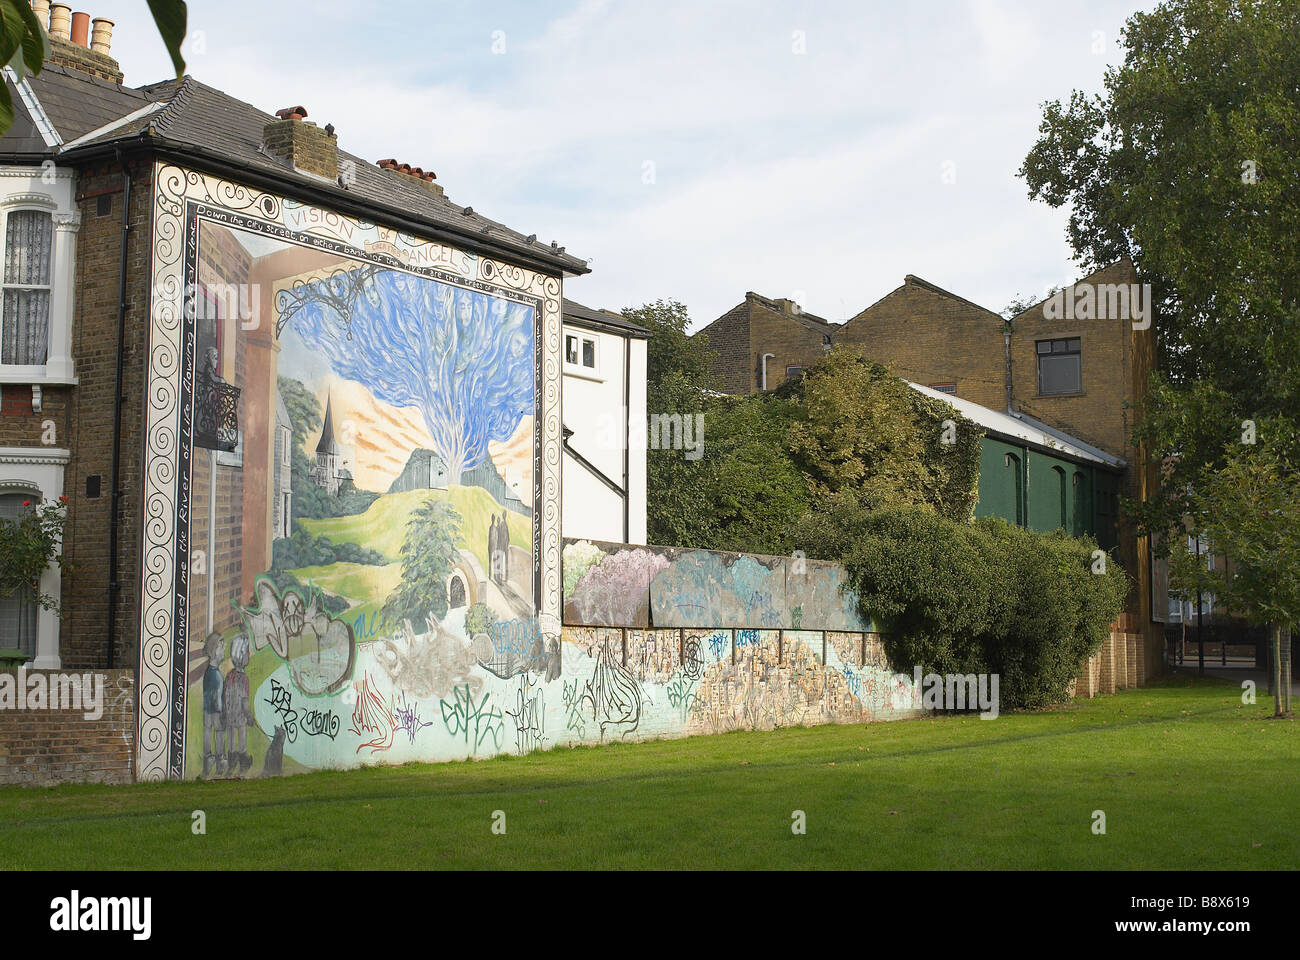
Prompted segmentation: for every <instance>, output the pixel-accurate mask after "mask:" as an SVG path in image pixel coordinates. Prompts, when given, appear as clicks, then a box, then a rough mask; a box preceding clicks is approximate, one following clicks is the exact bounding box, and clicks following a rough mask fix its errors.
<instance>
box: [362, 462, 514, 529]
mask: <svg viewBox="0 0 1300 960" xmlns="http://www.w3.org/2000/svg"><path fill="white" fill-rule="evenodd" d="M446 476H447V468H446V466H445V465H444V464H443V460H442V458H441V457H440V456H438V455H437V454H436V453H434V452H433V451H432V450H424V449H419V450H414V451H412V453H411V455H410V457H408V458H407V460H406V466H405V467H403V468H402V472H401V473H400V474H399V475H398V477H397V479H396V480H394V481H393V484H392V486H390V487H389V488H388V492H389V493H409V492H410V491H412V490H428V489H431V488H440V487H441V486H442V485H443V484H445V483H446V479H445V478H446ZM460 484H461V486H464V487H479V488H481V489H483V490H486V491H487V492H488V493H489V494H491V495H492V498H493V499H494V500H496V502H497V503H499V504H500V505H501V506H503V507H505V508H506V509H507V510H512V511H514V512H515V513H518V514H522V515H523V516H525V517H531V516H532V515H533V511H532V508H531V507H530V506H528V505H527V504H525V503H524V502H523V501H521V500H520V499H519V497H518V496H517V495H516V494H515V492H514V491H513V490H512V489H510V487H509V486H508V485H507V484H506V482H505V480H504V479H503V478H502V476H501V474H500V473H499V472H497V468H496V465H495V464H494V463H493V462H492V459H491V457H489V458H488V459H486V460H484V461H483V462H482V463H480V464H479V465H478V466H477V467H474V468H473V469H471V470H466V471H465V472H464V473H462V474H461V476H460Z"/></svg>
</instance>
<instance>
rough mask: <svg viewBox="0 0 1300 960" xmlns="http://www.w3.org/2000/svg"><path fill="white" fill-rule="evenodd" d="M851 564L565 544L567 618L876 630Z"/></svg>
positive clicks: (593, 622) (598, 622)
mask: <svg viewBox="0 0 1300 960" xmlns="http://www.w3.org/2000/svg"><path fill="white" fill-rule="evenodd" d="M844 579H845V573H844V569H843V568H842V567H840V566H839V565H838V564H834V563H827V562H825V561H819V560H808V559H806V558H803V557H761V556H754V555H752V554H743V553H724V552H719V551H714V550H686V549H682V548H677V547H644V546H628V545H626V544H617V543H600V542H595V541H591V540H576V541H570V542H569V543H567V544H566V545H565V547H564V622H565V623H568V624H573V625H582V626H641V627H648V626H655V627H683V628H687V629H690V628H698V627H701V626H705V625H707V626H709V627H732V628H755V629H785V630H800V629H805V628H807V629H816V630H848V631H858V632H870V631H872V630H874V629H876V628H875V627H874V625H873V624H872V622H871V621H870V620H864V619H863V618H862V617H861V615H860V614H859V613H858V611H857V601H856V599H855V597H854V596H853V595H852V594H851V593H849V592H847V591H845V590H843V589H841V585H842V584H843V583H844Z"/></svg>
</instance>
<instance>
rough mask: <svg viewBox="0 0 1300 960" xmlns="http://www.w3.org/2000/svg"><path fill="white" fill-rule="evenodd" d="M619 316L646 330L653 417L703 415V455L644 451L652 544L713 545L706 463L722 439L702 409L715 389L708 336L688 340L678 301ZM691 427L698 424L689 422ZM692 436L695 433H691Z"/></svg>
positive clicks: (714, 465)
mask: <svg viewBox="0 0 1300 960" xmlns="http://www.w3.org/2000/svg"><path fill="white" fill-rule="evenodd" d="M623 316H625V317H627V319H629V320H631V321H632V322H633V323H637V324H640V325H641V326H643V327H645V328H646V329H647V330H649V331H650V339H649V341H648V342H647V344H646V406H647V409H648V411H649V413H650V415H651V416H657V415H667V416H672V417H677V418H685V417H692V418H694V417H697V416H702V415H703V416H705V417H706V419H705V421H704V423H705V426H706V434H707V435H708V436H709V438H710V439H709V440H708V441H706V443H705V447H704V454H703V456H702V457H700V458H697V459H688V458H687V457H686V456H684V451H682V450H672V449H667V450H655V449H652V450H650V451H648V456H647V458H646V492H647V505H646V506H647V509H646V530H647V537H648V539H649V540H650V542H651V543H664V544H673V545H677V546H697V547H703V546H705V545H706V544H709V543H713V542H714V535H715V533H716V525H715V524H714V522H713V519H712V515H711V514H712V507H711V504H710V502H709V500H708V499H707V497H708V492H709V490H710V489H712V488H715V485H716V480H717V476H718V469H719V468H718V462H717V459H716V458H714V459H710V458H709V455H710V449H711V446H712V444H713V443H714V442H715V439H720V437H719V436H718V434H717V432H716V431H715V430H709V429H708V428H709V427H710V426H715V425H713V424H711V423H710V420H709V418H708V416H707V415H706V414H705V408H706V405H707V401H708V399H709V396H710V392H711V389H712V387H713V383H714V379H713V375H712V362H713V361H712V354H711V353H710V351H709V347H708V338H707V337H703V336H700V337H694V338H693V337H691V336H690V334H688V333H687V332H686V331H687V328H689V327H690V324H691V319H690V315H689V314H688V313H687V312H686V307H684V306H683V305H682V304H681V303H679V302H678V301H676V300H656V301H655V302H654V303H647V304H644V305H642V306H640V307H629V308H627V309H625V310H624V311H623ZM692 422H693V423H695V422H698V421H692ZM692 436H694V433H692Z"/></svg>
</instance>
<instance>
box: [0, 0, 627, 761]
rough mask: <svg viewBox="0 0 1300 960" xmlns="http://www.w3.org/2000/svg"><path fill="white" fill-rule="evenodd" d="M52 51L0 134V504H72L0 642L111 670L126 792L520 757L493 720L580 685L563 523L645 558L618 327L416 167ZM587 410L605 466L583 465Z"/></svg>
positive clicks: (190, 87)
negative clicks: (131, 782)
mask: <svg viewBox="0 0 1300 960" xmlns="http://www.w3.org/2000/svg"><path fill="white" fill-rule="evenodd" d="M78 17H81V15H78ZM81 19H82V20H83V21H84V20H88V19H89V18H81ZM47 22H48V21H47ZM62 22H63V21H61V20H56V23H55V34H54V35H52V37H51V45H52V49H53V56H52V58H51V59H50V60H49V61H48V62H47V63H46V65H45V67H44V69H43V70H42V72H41V73H40V74H37V75H35V76H32V77H29V78H27V79H25V80H23V81H21V82H18V83H15V82H14V81H13V80H12V79H11V80H10V81H9V82H10V86H11V93H12V94H13V97H14V102H15V104H16V105H17V110H16V113H17V119H16V121H15V123H14V125H13V128H12V129H11V130H10V131H9V133H8V134H7V135H6V136H5V137H4V138H0V172H2V173H3V174H4V176H3V179H2V180H0V192H2V193H3V195H2V196H0V216H3V217H4V223H3V225H0V227H2V229H0V236H2V237H3V238H4V241H5V244H6V256H5V262H6V282H5V285H6V291H5V292H6V296H5V305H4V312H3V316H0V341H2V342H3V347H4V356H3V358H2V361H3V362H0V386H2V387H3V392H4V406H3V411H0V497H4V499H3V500H0V509H4V510H6V511H8V512H10V513H15V512H17V511H19V510H21V509H26V507H24V506H23V505H24V504H31V503H33V502H41V501H53V500H57V498H58V497H60V496H64V495H66V496H67V497H68V501H69V502H68V507H67V512H68V520H67V526H66V530H65V535H64V540H63V552H64V555H65V558H66V559H67V560H68V561H69V565H68V567H67V568H65V570H64V572H63V574H62V575H60V574H59V572H58V570H57V569H54V568H52V569H51V570H50V571H49V573H48V574H47V581H48V583H47V585H45V589H44V590H43V592H46V593H48V594H50V595H52V596H54V597H56V598H58V597H60V595H61V600H62V604H61V609H60V611H59V612H58V613H55V612H53V611H47V610H43V609H36V608H35V607H33V606H32V605H31V604H30V603H27V604H25V605H24V604H22V603H15V604H11V607H12V609H10V608H4V609H0V615H2V616H3V618H4V620H3V624H2V625H0V629H3V630H5V631H7V633H6V636H7V637H9V638H10V640H11V642H12V644H13V645H14V646H21V647H22V649H23V652H24V653H26V654H28V655H29V656H30V657H31V660H30V664H31V666H32V667H33V668H46V669H64V670H68V669H105V670H112V671H113V672H114V673H113V675H114V677H115V678H116V677H117V674H119V673H120V674H123V676H122V677H121V678H120V679H121V681H122V683H123V684H125V686H124V687H123V690H124V694H123V696H124V698H125V699H123V703H125V702H126V701H127V700H129V701H130V704H132V705H134V714H135V717H134V719H135V722H134V724H133V727H132V729H129V730H128V729H124V730H123V731H122V734H121V736H122V739H123V742H127V741H130V742H131V747H132V748H133V752H134V757H133V764H134V773H135V775H136V776H137V777H139V778H141V779H163V778H177V777H243V776H257V775H275V774H278V773H288V772H295V771H298V770H307V769H316V768H320V767H336V766H350V765H355V764H358V763H366V762H374V761H380V760H382V761H387V762H400V761H402V760H406V759H449V758H453V757H462V756H471V755H485V754H488V753H493V752H497V751H500V750H512V749H515V748H516V746H517V744H516V743H515V742H514V737H513V735H511V736H510V737H507V736H506V734H505V732H504V727H503V725H502V723H501V720H502V716H501V707H498V706H496V704H500V705H502V706H504V705H508V704H510V703H512V702H513V701H514V699H515V697H516V696H517V695H524V694H527V693H528V691H529V690H534V688H536V689H540V688H541V687H545V686H548V685H552V684H554V685H556V686H557V689H556V690H555V691H553V694H554V695H553V696H552V697H551V698H550V699H551V701H552V706H551V708H550V709H552V710H553V711H559V710H560V709H561V706H560V704H561V697H560V693H559V690H558V683H559V675H560V667H561V661H562V660H563V658H564V657H565V656H571V657H576V661H575V663H577V664H579V665H581V664H582V663H583V662H585V661H584V657H585V655H584V654H580V653H578V652H576V647H575V648H573V649H562V648H561V627H560V623H561V611H562V571H561V554H560V547H561V536H562V533H561V524H562V523H563V522H564V518H565V516H566V515H568V516H570V517H572V518H573V519H572V520H571V522H573V523H575V524H577V525H578V532H579V533H585V534H587V535H599V536H602V537H607V538H610V539H615V540H621V539H624V538H633V539H644V512H645V507H644V501H645V492H644V491H645V479H644V443H643V439H642V442H641V444H640V446H639V447H638V444H637V440H638V438H643V437H644V426H643V424H644V404H645V401H644V396H645V384H644V377H645V360H644V331H638V330H636V329H635V328H633V327H632V325H630V324H627V323H626V322H625V321H621V318H614V317H612V316H606V315H604V314H602V313H600V312H599V311H585V310H582V309H581V308H578V309H579V312H580V313H582V315H577V316H574V317H571V318H565V319H562V311H563V307H562V305H563V296H562V286H563V280H564V278H565V277H566V276H572V275H575V274H579V273H583V272H586V269H587V268H586V264H585V262H584V261H582V260H580V259H578V258H576V257H574V256H572V255H570V254H568V253H566V252H565V251H564V249H563V248H561V247H559V246H558V245H557V244H542V243H538V242H537V240H536V238H535V237H531V236H525V235H523V234H522V233H520V232H517V231H514V230H511V229H510V228H508V227H505V226H504V225H502V224H499V223H496V222H495V221H492V220H489V219H487V218H486V217H483V216H482V215H480V214H477V213H475V212H474V211H473V210H472V209H471V208H469V207H466V206H463V205H459V204H455V203H453V202H452V201H451V200H450V199H449V198H448V197H447V196H446V194H445V193H444V191H443V188H442V187H441V185H440V184H438V183H437V181H436V179H435V177H434V175H433V174H432V173H428V172H425V171H423V170H421V169H420V168H415V167H411V166H409V165H406V164H399V163H397V162H396V161H394V160H386V161H379V162H378V163H368V162H366V161H364V160H362V159H360V158H358V157H355V156H352V155H350V154H347V153H345V152H344V151H343V150H341V149H340V148H339V145H338V138H337V135H336V133H335V131H334V129H333V126H332V125H329V126H324V127H321V126H317V125H316V124H315V123H314V122H312V121H310V120H308V119H307V111H306V110H305V109H304V108H302V107H288V108H285V109H283V110H281V111H279V112H278V113H277V114H275V115H271V114H269V113H266V112H264V111H262V110H259V109H257V108H255V107H253V106H251V105H249V104H245V103H242V102H240V101H237V100H235V99H234V98H231V97H229V96H228V95H226V94H224V93H222V92H221V91H219V90H216V89H213V88H211V87H209V86H206V85H204V84H202V83H200V82H199V81H197V80H195V79H194V78H192V77H185V78H184V79H182V80H180V81H166V82H163V83H159V84H151V85H146V86H143V87H129V86H127V85H125V83H124V82H123V75H122V72H121V70H120V69H119V67H118V64H117V63H116V62H115V61H114V60H113V59H112V58H111V55H110V50H109V37H108V35H107V30H106V29H105V27H104V24H99V23H97V25H96V43H94V44H91V43H90V42H89V39H88V38H87V37H80V36H78V33H77V31H76V29H75V27H74V29H73V30H72V31H71V32H70V33H68V34H65V35H63V36H60V35H59V31H60V24H61V23H62ZM105 23H106V22H105ZM108 26H109V27H111V25H108ZM588 314H590V315H588ZM571 338H576V340H577V342H576V354H575V355H576V363H573V362H571V363H570V364H569V365H568V366H569V367H570V368H571V369H568V370H566V359H565V358H566V350H567V349H568V348H569V345H568V344H567V343H566V341H567V340H568V339H571ZM588 340H590V341H592V342H591V350H592V352H593V353H594V354H595V355H596V356H593V357H591V360H592V362H591V363H585V362H584V360H585V359H587V356H586V354H584V350H586V349H587V341H588ZM597 357H598V359H597ZM566 373H567V374H570V376H566ZM569 380H572V381H573V382H574V384H575V386H574V387H573V388H571V390H569V392H570V393H571V394H572V397H571V399H569V401H568V405H565V400H564V394H565V392H566V388H567V382H568V381H569ZM588 385H590V388H591V389H590V390H588V391H587V392H586V393H585V394H584V388H586V387H587V386H588ZM615 395H617V397H618V402H617V403H611V402H610V398H612V397H614V396H615ZM570 408H572V409H573V410H574V411H575V412H574V414H573V415H572V417H571V419H572V420H573V422H574V424H576V428H575V429H576V436H574V437H572V438H571V442H572V443H573V444H574V446H573V447H572V448H571V449H570V448H569V447H568V446H566V444H565V430H564V421H565V419H566V416H567V414H566V412H565V411H567V410H569V409H570ZM589 410H602V411H604V412H605V413H607V414H608V415H609V416H610V417H612V418H614V420H615V421H616V422H615V423H614V425H613V429H612V430H611V431H610V432H612V434H613V435H614V437H615V438H621V439H619V443H618V444H616V445H618V446H619V447H620V448H619V449H618V450H617V451H615V452H613V453H611V452H609V451H605V450H602V449H599V448H597V447H592V446H582V447H579V446H577V441H578V440H582V441H583V442H584V443H587V442H589V441H590V440H591V439H593V438H590V437H588V430H587V427H588V424H587V423H586V422H585V421H584V419H583V417H584V416H585V414H586V412H587V411H589ZM629 417H634V418H635V420H634V421H633V422H634V423H638V424H640V425H641V426H639V427H638V428H636V429H633V428H631V427H630V426H629V419H628V418H629ZM620 420H621V425H620V423H619V422H617V421H620ZM605 426H607V427H608V426H609V425H608V424H605ZM571 450H580V451H581V456H582V457H583V458H584V459H585V460H587V461H589V462H590V463H591V464H593V465H595V466H597V467H598V468H599V470H600V472H601V473H603V474H604V475H605V476H606V477H607V478H608V479H610V480H613V481H614V482H615V483H616V484H617V485H618V486H619V487H620V488H621V490H622V491H623V493H622V495H621V496H620V497H617V498H613V497H612V492H611V491H608V490H606V489H604V488H602V492H603V493H606V494H611V499H614V500H615V506H613V507H611V506H610V505H609V504H608V503H598V502H597V498H596V497H595V496H592V495H591V494H590V491H584V490H583V488H582V484H581V481H579V480H576V479H574V480H571V482H572V484H573V486H574V487H575V488H576V489H577V490H578V492H579V493H581V494H582V496H583V498H584V500H585V501H586V503H585V504H584V506H586V507H589V508H590V510H588V511H584V510H576V511H575V510H567V511H566V509H565V507H564V505H563V504H562V497H561V489H562V482H563V476H562V474H564V473H569V472H570V471H573V470H575V469H578V468H575V466H574V464H573V463H572V462H571V460H572V457H571ZM579 472H582V470H579ZM10 500H14V503H12V504H11V503H10V502H9V501H10ZM11 508H12V509H11ZM585 520H588V521H589V522H590V523H591V525H590V526H589V527H584V526H582V524H583V522H584V521H585ZM521 687H523V688H527V689H524V690H523V691H522V694H521V690H520V689H519V688H521ZM534 692H535V690H534ZM485 697H487V698H490V700H491V701H492V704H493V705H492V706H490V707H489V706H485V705H484V698H485ZM471 701H472V702H471ZM444 710H446V711H448V712H447V713H446V716H443V711H444ZM457 711H460V712H459V713H458V712H457ZM466 711H468V712H469V713H468V714H467V713H466ZM470 714H473V715H474V716H477V720H475V719H474V718H473V717H472V716H471V715H470ZM489 714H490V715H491V717H492V719H491V720H489V719H488V715H489ZM434 718H437V720H436V724H435V721H434ZM448 718H450V719H448ZM538 720H539V723H544V722H546V718H545V716H544V714H540V715H539V718H538ZM462 721H463V722H462ZM551 723H553V724H557V723H558V721H556V720H555V719H554V718H551ZM469 724H475V725H476V726H478V727H479V729H478V730H477V732H476V733H475V734H474V735H472V736H468V735H467V734H466V729H465V727H466V726H467V725H469ZM24 782H26V781H24Z"/></svg>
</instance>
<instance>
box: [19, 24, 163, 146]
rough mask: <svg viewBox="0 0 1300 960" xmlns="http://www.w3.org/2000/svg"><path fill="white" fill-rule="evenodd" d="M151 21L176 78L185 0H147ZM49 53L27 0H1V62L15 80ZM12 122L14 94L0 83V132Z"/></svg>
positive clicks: (35, 70) (45, 37)
mask: <svg viewBox="0 0 1300 960" xmlns="http://www.w3.org/2000/svg"><path fill="white" fill-rule="evenodd" d="M147 2H148V4H149V12H150V13H151V14H152V15H153V21H154V24H155V25H156V26H157V27H158V33H159V34H160V35H161V36H162V39H163V43H164V44H165V45H166V46H167V53H168V54H169V55H170V56H171V58H172V65H173V66H174V67H175V68H176V76H177V78H178V79H179V78H180V77H181V75H182V74H184V73H185V58H184V57H182V56H181V44H182V43H184V42H185V23H186V19H187V17H188V13H187V10H186V6H185V2H184V0H147ZM49 55H50V41H49V37H48V35H47V34H46V32H45V27H43V26H42V25H41V22H40V20H38V19H37V17H36V14H35V13H34V12H33V10H32V5H31V3H30V2H29V0H0V63H4V64H7V65H8V66H9V68H10V69H12V70H13V71H14V74H15V76H16V77H17V80H18V81H21V80H22V79H23V77H24V76H26V74H27V73H28V72H30V73H34V74H35V73H40V72H41V65H42V63H43V62H44V61H45V60H46V58H48V57H49ZM13 122H14V105H13V97H12V95H11V94H10V93H9V85H8V84H7V83H0V134H4V133H5V132H6V131H7V130H8V129H9V128H10V127H11V126H13Z"/></svg>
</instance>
